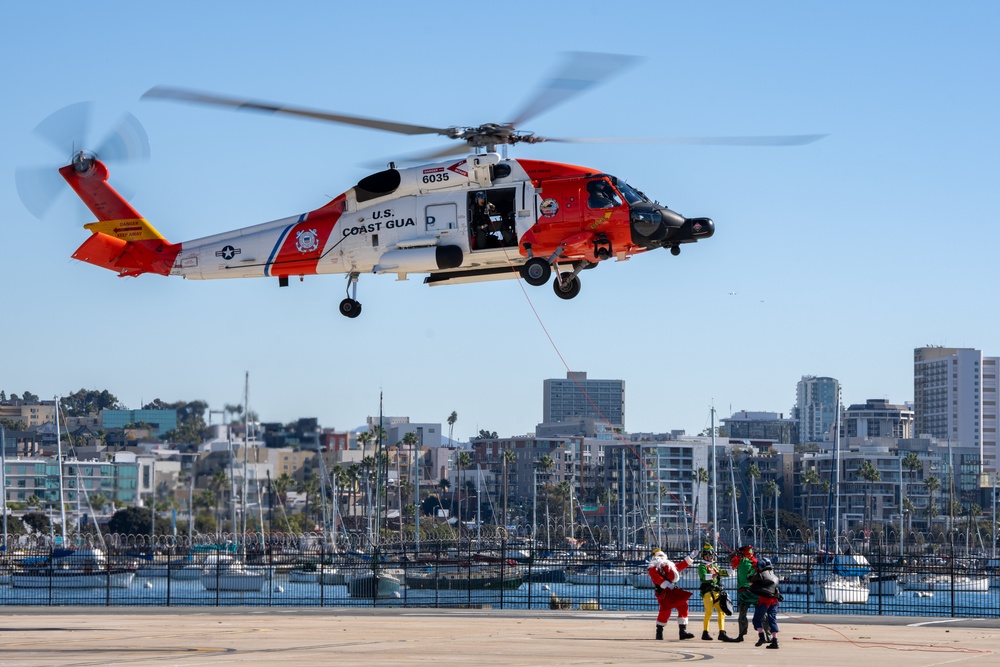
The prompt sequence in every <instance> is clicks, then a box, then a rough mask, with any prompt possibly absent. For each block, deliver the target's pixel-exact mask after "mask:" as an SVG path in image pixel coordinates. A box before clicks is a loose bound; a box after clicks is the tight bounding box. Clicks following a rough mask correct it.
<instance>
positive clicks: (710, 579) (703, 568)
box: [698, 544, 736, 642]
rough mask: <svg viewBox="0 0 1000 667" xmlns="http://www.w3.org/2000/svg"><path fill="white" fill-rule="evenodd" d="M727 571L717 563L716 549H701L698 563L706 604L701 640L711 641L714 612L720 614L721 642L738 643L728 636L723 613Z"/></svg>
mask: <svg viewBox="0 0 1000 667" xmlns="http://www.w3.org/2000/svg"><path fill="white" fill-rule="evenodd" d="M728 576H729V572H728V571H727V570H721V569H719V565H718V564H717V563H716V562H715V549H714V548H713V547H712V545H711V544H706V545H705V546H703V547H702V548H701V562H700V563H698V580H699V581H700V582H701V588H700V590H699V592H700V593H701V601H702V602H703V603H704V604H705V620H704V627H703V628H702V631H701V638H702V639H704V640H706V641H711V639H712V635H710V634H708V626H709V625H711V623H712V612H713V611H715V612H716V613H717V614H718V623H719V641H720V642H732V641H736V640H735V639H733V638H732V637H730V636H729V635H727V634H726V614H725V612H723V611H722V594H723V590H722V577H728Z"/></svg>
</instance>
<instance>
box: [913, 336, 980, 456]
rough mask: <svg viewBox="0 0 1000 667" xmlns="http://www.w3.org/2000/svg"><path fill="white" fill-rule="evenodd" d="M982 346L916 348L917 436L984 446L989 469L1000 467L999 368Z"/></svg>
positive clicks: (914, 365) (914, 397) (915, 397)
mask: <svg viewBox="0 0 1000 667" xmlns="http://www.w3.org/2000/svg"><path fill="white" fill-rule="evenodd" d="M998 366H1000V358H998V357H986V356H984V355H983V353H982V351H981V350H975V349H972V348H954V347H918V348H915V349H914V350H913V408H914V422H915V423H914V426H915V428H914V431H915V433H914V435H916V436H917V437H921V436H924V435H929V436H932V437H935V438H937V439H939V440H950V441H951V442H953V443H955V444H957V445H959V446H963V447H974V448H978V449H979V452H980V455H981V456H980V459H981V461H982V463H983V469H984V470H986V471H995V470H996V466H997V370H998Z"/></svg>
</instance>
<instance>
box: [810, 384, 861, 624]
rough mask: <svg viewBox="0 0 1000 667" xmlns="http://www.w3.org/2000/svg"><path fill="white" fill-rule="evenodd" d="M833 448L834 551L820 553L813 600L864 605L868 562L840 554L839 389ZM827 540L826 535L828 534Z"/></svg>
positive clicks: (853, 556)
mask: <svg viewBox="0 0 1000 667" xmlns="http://www.w3.org/2000/svg"><path fill="white" fill-rule="evenodd" d="M834 431H835V432H834V441H833V442H834V445H833V478H834V482H833V496H834V500H833V525H834V528H833V551H832V552H830V551H829V550H827V553H825V554H820V555H819V556H818V557H817V559H818V566H819V570H818V571H817V573H816V575H817V576H816V580H817V581H818V583H817V585H816V601H817V602H831V603H835V604H864V603H866V602H868V595H869V593H870V591H869V588H868V581H867V577H868V575H869V574H870V573H871V566H870V564H869V563H868V559H867V558H865V557H864V556H862V555H860V554H842V553H840V389H839V387H838V390H837V420H836V426H835V427H834ZM827 535H828V537H827V539H829V533H828V534H827Z"/></svg>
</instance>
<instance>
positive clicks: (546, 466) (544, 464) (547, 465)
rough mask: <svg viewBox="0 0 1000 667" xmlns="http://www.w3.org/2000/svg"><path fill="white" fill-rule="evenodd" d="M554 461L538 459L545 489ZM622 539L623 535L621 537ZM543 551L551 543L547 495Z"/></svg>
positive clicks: (550, 545) (545, 458)
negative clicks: (543, 476)
mask: <svg viewBox="0 0 1000 667" xmlns="http://www.w3.org/2000/svg"><path fill="white" fill-rule="evenodd" d="M555 464H556V463H555V461H553V460H552V457H551V456H549V455H548V454H542V455H541V456H540V457H538V469H539V470H541V471H542V474H543V475H545V488H548V486H549V485H548V476H549V471H550V470H552V468H553V466H555ZM622 538H623V539H624V535H623V536H622ZM545 549H546V551H550V550H551V549H552V543H551V539H550V535H549V494H548V493H546V494H545Z"/></svg>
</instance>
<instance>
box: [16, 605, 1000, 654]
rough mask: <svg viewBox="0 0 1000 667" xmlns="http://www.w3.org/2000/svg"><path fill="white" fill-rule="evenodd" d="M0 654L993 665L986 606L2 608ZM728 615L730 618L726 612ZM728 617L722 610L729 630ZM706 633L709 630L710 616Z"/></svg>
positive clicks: (994, 627)
mask: <svg viewBox="0 0 1000 667" xmlns="http://www.w3.org/2000/svg"><path fill="white" fill-rule="evenodd" d="M2 613H3V618H2V621H0V666H7V665H27V666H36V665H37V666H42V665H44V666H46V667H50V666H53V665H60V666H66V667H70V666H72V667H83V666H89V665H94V666H98V665H156V666H159V665H268V666H270V665H281V667H292V666H293V665H321V664H336V665H366V666H381V665H435V666H438V667H444V666H446V665H492V664H496V665H503V666H505V667H506V666H508V665H541V666H544V667H553V666H555V665H656V664H664V663H682V662H684V663H686V662H700V661H707V660H710V661H712V664H713V665H716V666H719V667H722V666H728V665H779V666H780V665H788V666H792V665H794V666H796V667H798V666H800V665H818V666H824V667H825V666H830V667H863V666H867V665H877V666H878V667H895V666H897V665H898V666H900V667H904V666H905V667H936V666H939V665H948V666H949V667H955V666H959V667H961V666H963V665H972V666H976V665H984V666H985V665H996V664H1000V662H998V661H1000V657H998V656H1000V621H998V620H997V619H989V620H982V619H926V618H912V617H847V616H827V615H823V616H817V615H811V616H806V615H792V616H784V615H783V616H779V621H778V622H779V626H780V630H781V631H780V633H779V643H780V646H781V648H780V649H778V650H777V651H774V650H766V649H764V648H763V647H760V648H757V647H755V646H754V640H755V639H756V635H754V636H753V637H748V638H747V639H748V640H750V641H745V642H743V643H740V644H726V643H722V642H719V641H711V642H708V641H702V640H701V639H700V637H701V629H702V625H701V614H695V615H692V617H691V626H690V629H691V630H692V631H694V632H695V634H696V638H695V639H689V640H686V641H679V640H678V639H677V625H676V621H675V620H674V619H671V621H670V625H669V626H668V627H667V630H666V639H665V640H664V641H655V640H654V639H653V635H654V627H655V617H654V616H653V615H652V614H643V613H632V612H603V611H552V612H549V611H544V612H539V611H534V612H529V611H507V610H505V611H490V610H439V609H361V610H359V609H354V608H352V609H329V608H328V609H311V608H310V609H306V608H296V609H286V608H267V609H262V608H259V607H247V608H241V607H234V608H222V609H220V608H216V607H210V608H204V607H191V608H169V609H163V608H149V607H140V608H122V607H43V608H42V607H39V608H34V607H32V608H24V607H5V608H3V609H2ZM733 620H735V619H733ZM735 628H736V624H735V623H734V622H730V623H727V630H728V631H729V632H731V633H733V632H734V630H735ZM710 632H711V634H712V635H713V636H715V635H716V634H717V628H716V626H715V624H714V623H713V624H712V628H711V630H710Z"/></svg>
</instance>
